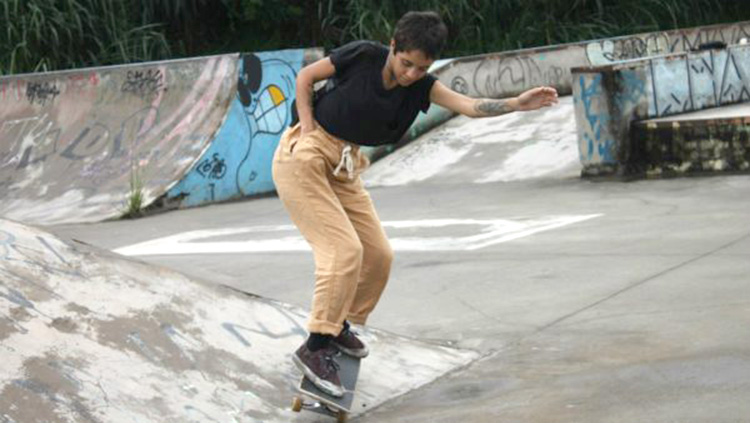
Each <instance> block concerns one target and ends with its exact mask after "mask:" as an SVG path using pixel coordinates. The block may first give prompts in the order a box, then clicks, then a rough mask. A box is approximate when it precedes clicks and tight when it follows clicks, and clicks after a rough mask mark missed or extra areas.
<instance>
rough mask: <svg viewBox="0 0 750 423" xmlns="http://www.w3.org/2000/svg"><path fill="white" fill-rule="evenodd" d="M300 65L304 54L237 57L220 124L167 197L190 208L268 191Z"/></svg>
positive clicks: (289, 116)
mask: <svg viewBox="0 0 750 423" xmlns="http://www.w3.org/2000/svg"><path fill="white" fill-rule="evenodd" d="M318 57H322V51H318ZM307 60H311V58H310V55H309V54H308V59H307ZM313 60H314V57H313ZM304 61H305V50H285V51H273V52H262V53H254V54H245V55H242V56H241V58H240V66H239V75H238V79H237V81H236V87H237V90H236V92H235V94H234V96H233V99H232V102H231V105H230V107H229V110H228V114H227V117H226V120H225V121H224V123H223V124H222V126H221V129H220V130H219V131H218V133H217V135H216V137H215V138H214V140H213V142H212V143H211V146H210V147H209V148H208V150H206V152H205V154H204V155H203V156H202V157H201V158H200V159H199V160H198V161H197V162H196V164H195V166H194V167H193V168H192V169H191V170H190V172H189V173H188V175H187V176H186V177H185V178H184V179H183V180H182V181H180V182H179V183H178V184H177V185H176V186H175V187H173V188H172V189H171V190H170V191H169V193H168V197H169V198H173V199H179V202H180V205H182V206H195V205H199V204H205V203H211V202H215V201H225V200H230V199H234V198H240V197H244V196H249V195H255V194H260V193H266V192H272V191H273V190H274V185H273V180H272V179H271V161H272V158H273V153H274V151H275V150H276V146H277V145H278V142H279V138H280V137H281V133H282V132H283V131H284V129H286V127H288V126H289V123H290V122H291V121H292V117H293V114H294V113H296V109H295V107H294V105H293V104H294V99H295V86H296V84H295V79H296V75H297V72H298V71H299V70H300V69H301V68H302V66H303V65H304Z"/></svg>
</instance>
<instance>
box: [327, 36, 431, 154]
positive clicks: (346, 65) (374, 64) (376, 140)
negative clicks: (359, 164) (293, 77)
mask: <svg viewBox="0 0 750 423" xmlns="http://www.w3.org/2000/svg"><path fill="white" fill-rule="evenodd" d="M388 51H389V49H388V48H387V47H386V46H384V45H382V44H378V43H374V42H372V41H355V42H352V43H349V44H346V45H344V46H342V47H339V48H337V49H335V50H333V51H332V52H331V54H330V58H331V62H332V63H333V66H334V67H335V68H336V73H335V75H334V77H333V78H331V79H330V80H329V81H328V83H327V84H326V87H325V88H323V90H322V91H323V93H322V94H321V95H320V96H319V98H318V99H317V100H316V102H315V106H314V109H313V112H314V115H315V120H317V121H318V123H319V124H320V125H322V126H323V128H324V129H325V130H326V131H328V133H330V134H333V135H335V136H337V137H339V138H341V139H343V140H346V141H349V142H352V143H355V144H359V145H370V146H374V145H382V144H392V143H395V142H398V141H399V140H400V139H401V136H402V135H403V134H404V133H405V132H406V130H407V129H409V126H411V124H412V123H413V122H414V119H416V118H417V114H419V111H420V110H422V111H425V112H426V111H427V109H429V107H430V89H431V88H432V84H434V83H435V81H436V78H435V77H434V76H432V75H430V74H426V75H425V76H424V77H423V78H422V79H420V80H418V81H416V82H414V83H413V84H411V85H410V86H408V87H402V86H400V85H397V86H396V87H395V88H393V89H390V90H386V89H385V87H384V86H383V74H382V71H383V66H385V62H386V59H387V58H388Z"/></svg>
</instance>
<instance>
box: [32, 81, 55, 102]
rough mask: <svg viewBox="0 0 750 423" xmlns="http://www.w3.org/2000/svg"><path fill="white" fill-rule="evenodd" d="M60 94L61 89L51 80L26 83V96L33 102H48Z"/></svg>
mask: <svg viewBox="0 0 750 423" xmlns="http://www.w3.org/2000/svg"><path fill="white" fill-rule="evenodd" d="M58 95H60V90H59V89H58V88H57V86H56V85H54V84H53V83H51V82H30V83H28V84H27V85H26V98H27V99H28V100H29V103H31V104H35V103H36V104H41V105H42V106H44V105H46V104H47V101H50V102H52V101H54V100H55V98H56V97H57V96H58Z"/></svg>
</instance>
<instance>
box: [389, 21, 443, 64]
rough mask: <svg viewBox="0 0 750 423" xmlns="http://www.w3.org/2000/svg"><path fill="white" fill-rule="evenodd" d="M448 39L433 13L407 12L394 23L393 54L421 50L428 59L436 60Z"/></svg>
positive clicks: (441, 23) (440, 22)
mask: <svg viewBox="0 0 750 423" xmlns="http://www.w3.org/2000/svg"><path fill="white" fill-rule="evenodd" d="M447 38H448V28H446V26H445V24H444V23H443V20H442V19H441V18H440V15H438V14H437V13H435V12H407V13H406V14H405V15H404V16H402V17H401V19H399V20H398V23H396V29H395V30H394V31H393V40H394V41H395V42H396V45H395V48H394V50H395V51H394V52H395V53H398V52H400V51H411V50H421V51H422V52H423V53H424V54H425V55H426V56H427V57H429V58H430V59H437V58H438V57H440V53H441V52H442V50H443V47H444V46H445V40H446V39H447Z"/></svg>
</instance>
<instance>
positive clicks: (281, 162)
mask: <svg viewBox="0 0 750 423" xmlns="http://www.w3.org/2000/svg"><path fill="white" fill-rule="evenodd" d="M367 166H369V161H368V159H367V157H365V156H364V155H363V154H361V153H360V151H359V148H358V147H357V146H356V145H353V144H350V143H347V142H345V141H343V140H341V139H339V138H336V137H334V136H333V135H331V134H329V133H327V132H326V131H325V130H324V129H323V128H321V126H320V125H318V127H317V129H316V130H314V131H312V132H310V133H308V134H305V135H304V136H302V135H301V130H300V125H299V124H297V125H295V126H293V127H291V128H289V129H287V130H286V131H285V132H284V134H283V135H282V137H281V141H280V142H279V147H278V149H277V150H276V154H275V156H274V160H273V180H274V183H275V184H276V189H277V191H278V193H279V197H280V198H281V201H282V202H283V203H284V206H285V207H286V209H287V211H288V212H289V215H290V217H291V219H292V221H293V222H294V224H295V225H296V226H297V228H299V230H300V232H301V233H302V235H303V236H304V237H305V239H306V240H307V242H308V243H309V244H310V246H311V247H312V250H313V254H314V257H315V291H314V295H313V301H312V311H311V315H310V321H309V324H308V330H309V331H310V332H314V333H321V334H326V335H334V336H335V335H338V334H339V332H340V331H341V329H342V324H343V321H344V320H345V319H346V320H349V321H350V322H352V323H356V324H365V322H366V320H367V317H368V316H369V314H370V313H371V312H372V310H373V309H374V308H375V305H376V304H377V303H378V300H379V299H380V296H381V294H382V293H383V289H384V288H385V285H386V282H387V281H388V276H389V274H390V269H391V262H392V261H393V251H392V250H391V247H390V244H389V243H388V239H387V238H386V235H385V232H384V231H383V228H382V226H381V224H380V219H379V218H378V216H377V213H376V212H375V209H374V207H373V204H372V200H371V198H370V195H369V194H368V193H367V191H365V189H364V186H363V184H362V180H361V179H360V174H361V173H362V172H363V171H364V170H365V169H366V168H367Z"/></svg>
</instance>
